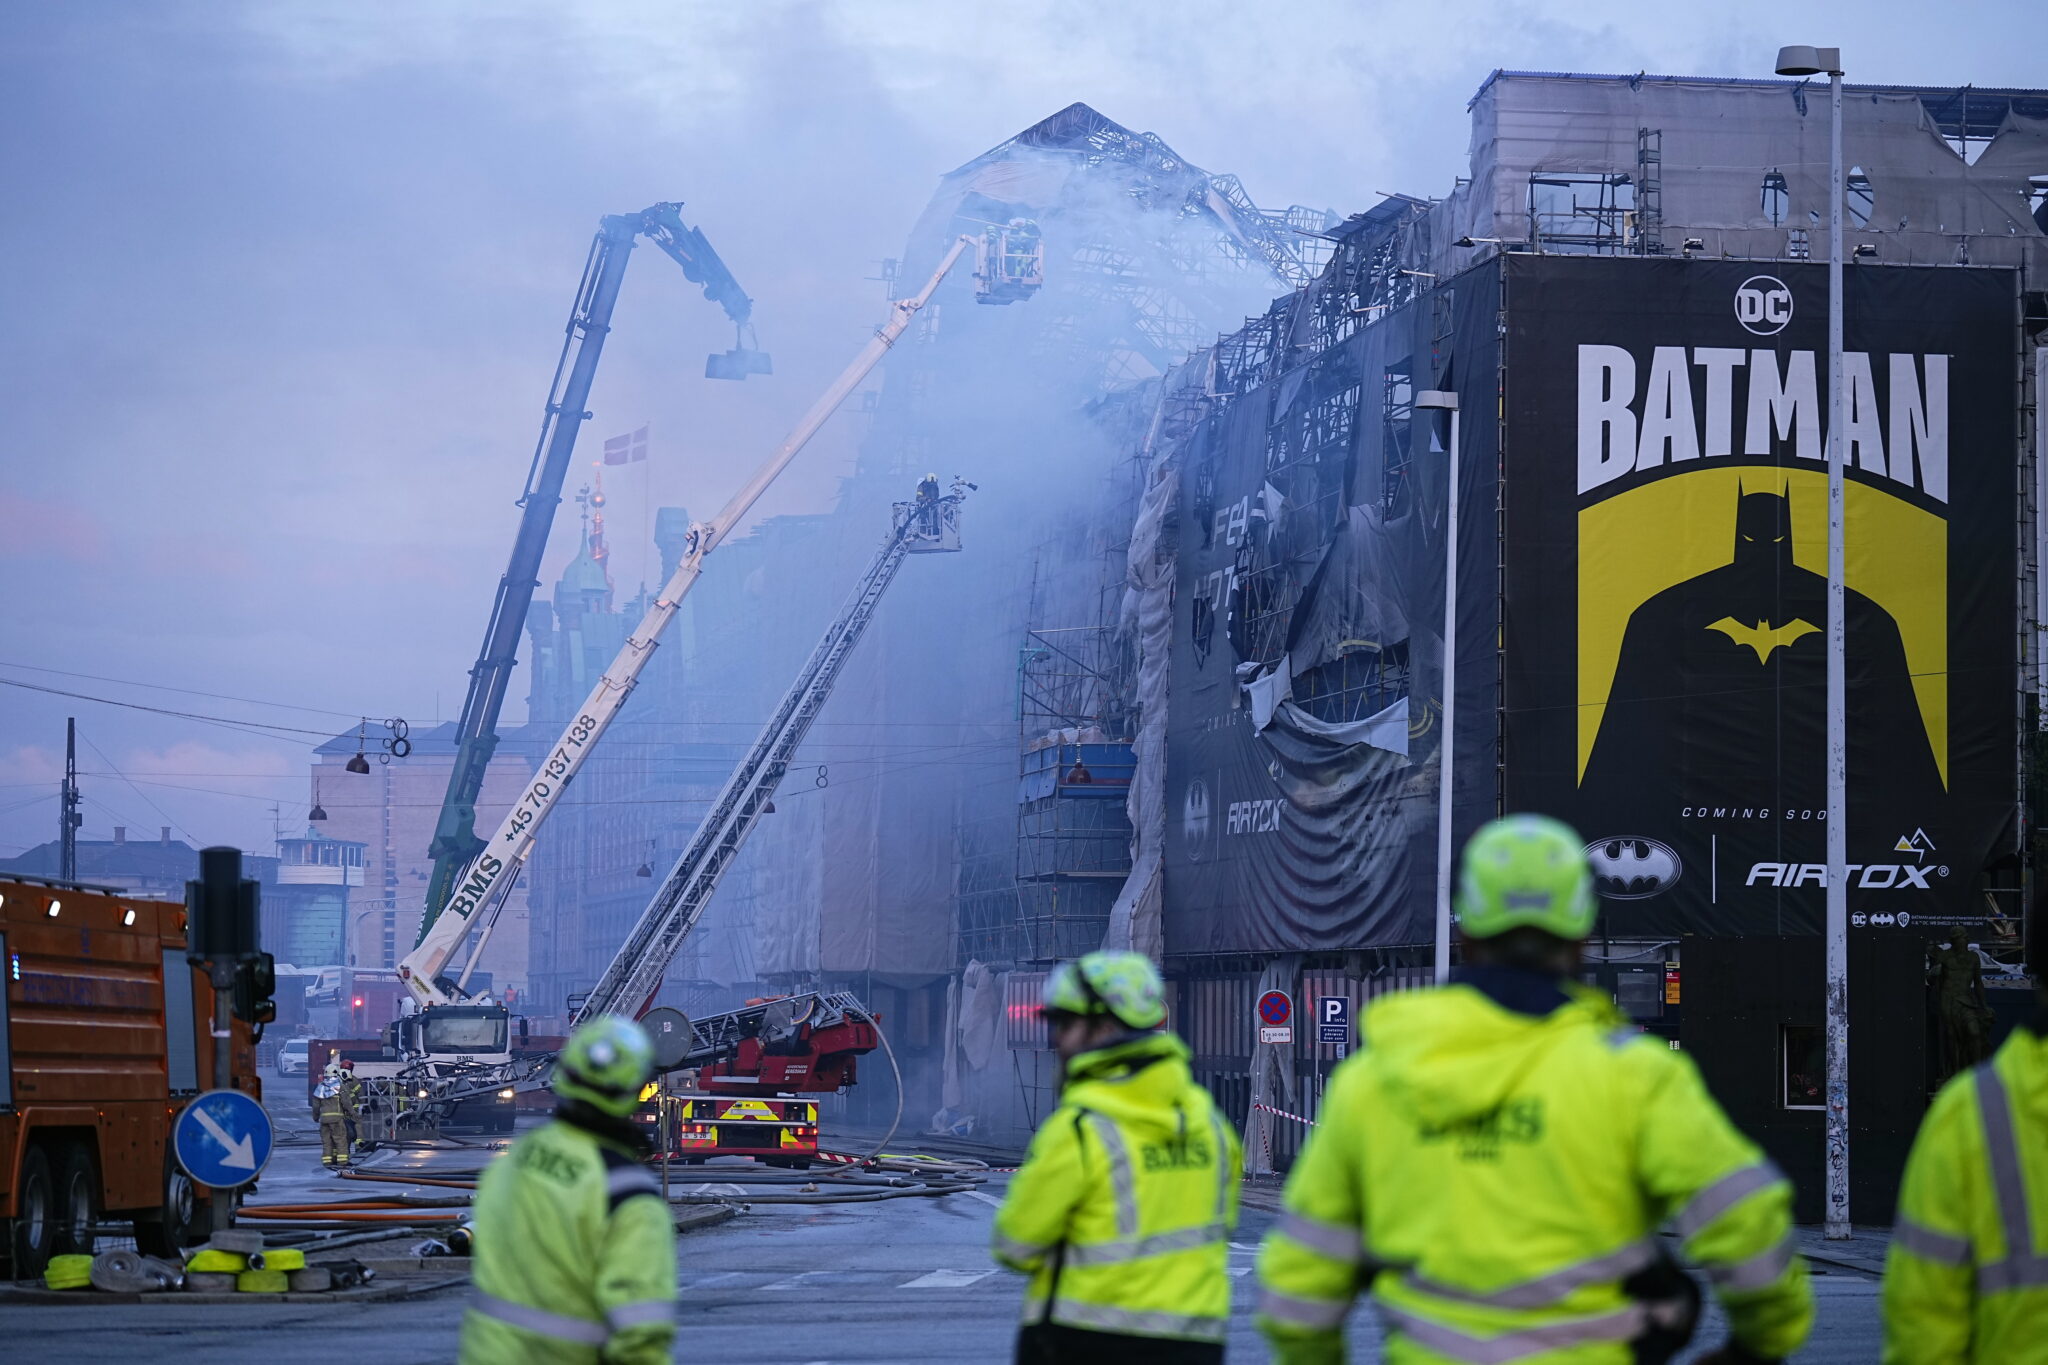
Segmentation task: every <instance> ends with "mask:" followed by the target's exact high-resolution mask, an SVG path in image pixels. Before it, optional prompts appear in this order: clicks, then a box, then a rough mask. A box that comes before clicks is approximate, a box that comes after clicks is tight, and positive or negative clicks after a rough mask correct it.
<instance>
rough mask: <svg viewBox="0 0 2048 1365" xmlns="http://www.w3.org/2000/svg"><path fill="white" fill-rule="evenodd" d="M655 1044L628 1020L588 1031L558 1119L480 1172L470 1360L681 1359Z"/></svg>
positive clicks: (634, 1362)
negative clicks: (653, 1140)
mask: <svg viewBox="0 0 2048 1365" xmlns="http://www.w3.org/2000/svg"><path fill="white" fill-rule="evenodd" d="M653 1075H654V1044H653V1043H652V1042H651V1041H650V1040H649V1039H648V1037H647V1032H646V1030H645V1029H643V1028H641V1027H640V1026H639V1025H638V1024H636V1023H633V1022H632V1021H630V1020H627V1019H620V1018H617V1017H614V1016H611V1015H603V1016H600V1017H599V1018H597V1019H594V1020H592V1021H591V1022H590V1023H588V1024H585V1025H584V1026H583V1027H582V1028H579V1029H577V1030H576V1032H575V1033H574V1034H572V1035H571V1036H570V1038H569V1041H568V1043H567V1045H565V1046H564V1047H563V1048H562V1054H561V1056H560V1057H558V1058H556V1060H555V1072H554V1082H553V1084H554V1090H555V1097H556V1100H557V1104H556V1107H555V1118H554V1121H553V1122H552V1123H549V1124H548V1125H547V1126H546V1127H543V1128H536V1129H534V1130H533V1131H532V1132H530V1133H528V1134H527V1135H526V1136H524V1137H522V1138H520V1139H519V1141H517V1142H515V1143H513V1144H512V1150H511V1151H509V1152H507V1153H506V1154H505V1155H504V1156H502V1157H500V1158H499V1159H498V1161H497V1162H496V1163H495V1164H493V1165H492V1166H491V1167H490V1168H489V1169H488V1170H486V1171H485V1172H484V1176H483V1179H482V1180H481V1181H479V1182H478V1186H477V1194H476V1215H475V1219H474V1223H473V1236H472V1240H473V1245H474V1255H475V1257H476V1260H475V1262H474V1263H473V1266H472V1274H471V1279H472V1281H473V1282H474V1284H475V1286H476V1295H475V1297H474V1298H473V1299H472V1300H471V1302H470V1306H469V1310H468V1311H467V1312H466V1313H464V1314H463V1316H462V1348H461V1354H460V1357H459V1359H460V1361H461V1365H599V1362H603V1365H667V1362H668V1359H669V1347H670V1344H671V1343H672V1342H673V1340H674V1338H675V1332H676V1328H675V1309H676V1235H675V1223H674V1221H673V1220H672V1219H671V1218H670V1217H669V1210H668V1202H667V1201H666V1200H664V1199H663V1198H662V1197H661V1185H660V1183H659V1182H658V1181H656V1180H655V1178H654V1174H653V1172H651V1171H649V1170H648V1169H647V1167H646V1165H645V1164H644V1163H643V1157H644V1156H645V1155H646V1148H647V1139H646V1138H645V1137H644V1136H643V1135H642V1134H641V1132H640V1130H639V1129H638V1128H637V1127H636V1126H635V1125H634V1123H633V1122H632V1114H633V1110H634V1109H635V1108H636V1107H637V1106H638V1104H639V1101H640V1092H641V1090H642V1089H643V1088H644V1087H645V1086H646V1084H647V1082H648V1081H649V1080H650V1079H651V1078H652V1077H653Z"/></svg>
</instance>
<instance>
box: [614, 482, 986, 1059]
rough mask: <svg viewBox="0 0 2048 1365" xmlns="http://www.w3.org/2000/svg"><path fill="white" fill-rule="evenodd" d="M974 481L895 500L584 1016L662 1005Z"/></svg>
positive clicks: (941, 544)
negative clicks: (713, 905) (910, 571)
mask: <svg viewBox="0 0 2048 1365" xmlns="http://www.w3.org/2000/svg"><path fill="white" fill-rule="evenodd" d="M969 487H970V485H968V484H965V483H962V482H960V481H959V480H957V479H956V480H955V481H954V483H953V489H952V491H951V492H950V493H949V494H947V495H945V496H943V497H941V496H938V495H937V489H936V488H934V487H931V486H930V481H929V480H927V482H926V484H925V485H924V486H922V487H921V490H920V494H919V498H918V500H917V501H915V502H908V503H904V502H899V503H897V504H895V507H894V518H893V524H892V527H891V530H890V533H889V538H888V540H887V541H886V542H885V543H884V544H883V546H882V548H881V551H880V553H878V554H877V555H876V556H875V560H874V563H872V564H870V565H869V566H868V570H867V572H866V573H865V574H863V575H862V576H861V580H860V582H859V584H858V585H857V586H856V587H855V588H854V590H853V595H852V596H851V597H849V598H848V599H847V601H846V605H845V606H844V607H843V608H842V609H841V610H840V612H839V615H838V616H837V617H836V618H834V620H833V622H832V624H831V625H830V626H829V627H827V629H826V631H825V638H824V639H822V640H820V641H819V642H818V647H817V648H816V649H815V650H813V651H812V652H811V657H810V660H809V661H808V662H807V663H805V664H804V667H803V671H802V672H801V673H799V674H797V678H796V683H795V685H793V686H792V687H791V688H790V689H789V692H788V693H787V694H786V695H785V696H784V697H783V698H782V704H781V705H780V706H778V707H777V708H776V709H775V713H774V715H773V716H771V717H770V718H769V721H768V724H767V725H766V726H765V727H764V728H763V729H762V731H761V733H760V736H759V737H758V738H756V739H755V740H754V744H753V747H752V748H750V749H749V750H748V751H747V756H746V758H745V759H744V760H743V761H742V762H741V763H740V765H739V767H737V768H736V769H734V770H733V774H732V776H731V777H730V778H728V779H727V780H726V784H725V788H724V790H723V791H721V792H720V793H719V794H718V800H717V802H716V803H715V804H714V805H713V806H712V808H711V813H710V814H709V815H707V816H706V817H705V818H704V822H703V823H702V824H701V825H699V826H698V827H697V833H696V835H695V836H694V837H693V838H692V839H691V840H690V843H689V846H688V847H686V848H685V849H684V850H683V853H682V856H681V857H680V858H678V859H677V860H676V865H675V867H674V868H673V869H671V870H670V872H669V874H668V877H667V879H666V880H664V881H663V882H662V884H661V887H660V888H659V889H658V890H657V891H656V892H655V896H654V899H653V901H652V902H651V903H650V904H649V905H648V907H647V909H646V911H645V912H644V913H643V914H642V915H641V916H640V922H639V923H638V924H636V925H634V926H633V932H632V933H631V934H630V935H628V936H627V939H626V942H625V945H624V946H623V947H621V948H620V949H619V952H618V955H617V956H616V957H614V958H613V959H612V962H611V965H610V966H609V967H607V968H605V972H604V975H603V977H601V978H600V979H599V981H598V984H597V987H596V989H594V990H592V991H591V993H590V997H589V998H588V999H587V1000H585V1001H584V1003H583V1007H582V1008H581V1009H580V1010H578V1011H577V1012H576V1022H577V1023H581V1022H582V1021H583V1020H585V1019H589V1018H593V1017H595V1016H597V1015H600V1014H624V1015H628V1016H637V1015H639V1014H640V1013H641V1012H642V1011H643V1010H645V1008H646V1007H647V1005H648V1004H649V1003H650V1002H652V1000H653V999H654V994H655V992H656V991H658V990H660V989H661V980H662V977H663V976H665V975H666V974H667V972H668V966H669V963H670V962H672V961H674V960H675V955H676V952H677V951H678V950H679V949H680V948H681V947H682V945H683V940H684V939H685V938H687V937H688V936H689V933H690V931H691V930H692V929H693V928H695V927H696V925H697V920H698V918H699V917H700V916H702V915H703V913H704V907H705V906H706V905H707V904H709V903H710V901H711V896H712V893H713V892H714V891H716V890H717V889H718V882H719V879H720V878H721V877H723V876H724V875H725V871H726V869H727V868H728V867H730V866H731V865H732V861H733V859H734V857H736V856H737V855H738V853H739V851H740V846H741V845H742V844H744V843H746V841H747V836H748V835H749V834H750V833H752V832H753V828H754V823H755V821H756V820H758V819H759V818H760V816H761V812H762V810H763V808H764V807H766V806H767V805H768V803H769V801H770V800H772V799H773V798H774V795H775V789H776V787H777V786H778V785H780V784H781V782H782V777H783V774H784V773H786V772H788V771H789V764H790V760H791V759H792V758H794V757H795V756H796V751H797V749H798V747H799V746H800V745H802V744H803V742H804V736H805V735H807V734H809V733H810V729H811V723H812V722H813V721H815V720H816V719H817V718H818V712H820V711H821V710H823V709H824V706H825V701H826V698H828V697H829V696H830V695H831V694H832V685H833V684H834V683H835V682H837V681H838V679H839V672H840V669H841V668H843V667H844V666H845V664H846V659H847V656H848V655H850V654H851V653H852V652H853V647H854V646H855V645H856V644H858V643H860V637H861V634H862V633H863V632H864V631H866V630H867V627H868V622H869V621H871V620H873V619H874V614H875V608H876V606H877V605H879V604H880V602H881V600H882V594H883V593H884V592H886V591H887V590H888V587H889V584H890V582H891V580H893V579H894V578H895V577H896V570H897V569H898V568H899V567H900V566H901V565H902V563H903V557H904V556H905V555H906V554H931V553H940V552H945V551H952V550H958V549H959V548H960V504H961V502H962V500H963V499H965V497H966V496H967V491H968V488H969Z"/></svg>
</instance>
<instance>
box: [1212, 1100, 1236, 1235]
mask: <svg viewBox="0 0 2048 1365" xmlns="http://www.w3.org/2000/svg"><path fill="white" fill-rule="evenodd" d="M1209 1140H1210V1141H1212V1142H1214V1143H1215V1144H1216V1221H1217V1222H1219V1223H1228V1222H1229V1221H1230V1192H1231V1190H1232V1189H1234V1188H1235V1187H1236V1185H1237V1173H1236V1172H1235V1171H1233V1170H1231V1169H1230V1130H1229V1129H1228V1128H1226V1127H1224V1126H1223V1116H1222V1115H1221V1114H1219V1113H1217V1112H1216V1111H1215V1109H1213V1108H1212V1109H1210V1110H1209Z"/></svg>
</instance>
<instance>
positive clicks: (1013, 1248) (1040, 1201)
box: [993, 1032, 1242, 1342]
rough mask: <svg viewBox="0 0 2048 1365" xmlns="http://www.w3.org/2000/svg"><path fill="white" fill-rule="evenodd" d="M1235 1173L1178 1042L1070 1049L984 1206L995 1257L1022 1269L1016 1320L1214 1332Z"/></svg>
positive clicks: (1234, 1154) (1154, 1038) (1192, 1337)
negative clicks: (1025, 1144) (995, 1198)
mask: <svg viewBox="0 0 2048 1365" xmlns="http://www.w3.org/2000/svg"><path fill="white" fill-rule="evenodd" d="M1241 1169H1242V1162H1241V1159H1240V1153H1239V1148H1238V1142H1237V1135H1236V1134H1235V1133H1233V1132H1232V1131H1231V1130H1230V1125H1229V1124H1227V1123H1225V1122H1224V1121H1223V1118H1222V1116H1221V1115H1219V1114H1218V1113H1217V1112H1216V1106H1215V1103H1214V1102H1213V1101H1212V1100H1211V1099H1210V1098H1209V1092H1208V1091H1206V1090H1204V1089H1203V1088H1202V1087H1201V1086H1199V1085H1197V1084H1195V1081H1194V1077H1193V1076H1192V1075H1191V1074H1190V1072H1189V1070H1188V1050H1187V1045H1186V1044H1184V1043H1182V1042H1181V1040H1180V1039H1178V1038H1176V1037H1174V1036H1173V1035H1172V1034H1170V1033H1163V1032H1162V1033H1148V1034H1144V1035H1142V1036H1140V1037H1138V1038H1134V1039H1129V1040H1126V1041H1123V1042H1120V1043H1116V1044H1113V1045H1111V1046H1109V1047H1106V1048H1103V1049H1102V1050H1100V1051H1097V1052H1089V1053H1083V1054H1082V1055H1081V1056H1079V1057H1076V1058H1074V1059H1073V1061H1072V1062H1070V1063H1069V1064H1068V1066H1067V1080H1066V1085H1065V1087H1064V1088H1063V1089H1062V1090H1061V1091H1060V1103H1059V1107H1058V1108H1057V1109H1055V1110H1054V1111H1053V1112H1052V1114H1051V1116H1050V1117H1048V1118H1047V1119H1046V1121H1045V1123H1044V1124H1043V1125H1042V1126H1041V1127H1040V1128H1039V1130H1038V1132H1037V1133H1036V1134H1035V1135H1034V1136H1033V1137H1032V1139H1031V1148H1030V1150H1029V1151H1028V1152H1027V1153H1026V1154H1025V1157H1024V1164H1023V1166H1022V1167H1021V1168H1020V1169H1019V1170H1018V1172H1017V1174H1016V1176H1015V1177H1014V1178H1012V1180H1011V1181H1010V1189H1009V1193H1008V1195H1007V1197H1006V1198H1005V1199H1004V1200H1003V1207H1002V1209H1001V1211H1000V1212H998V1213H997V1214H996V1221H995V1232H994V1236H993V1250H994V1252H995V1257H996V1259H997V1260H998V1261H1000V1262H1002V1263H1003V1264H1004V1265H1006V1266H1009V1267H1010V1268H1012V1269H1014V1270H1022V1271H1025V1272H1027V1273H1029V1274H1030V1276H1031V1285H1030V1288H1029V1289H1028V1290H1027V1291H1026V1293H1025V1296H1024V1313H1023V1321H1024V1322H1025V1323H1027V1324H1029V1323H1041V1322H1052V1323H1058V1324H1061V1325H1063V1326H1067V1327H1077V1328H1082V1329H1085V1330H1092V1331H1098V1332H1119V1333H1123V1334H1125V1335H1128V1336H1142V1337H1164V1338H1175V1339H1180V1340H1186V1341H1203V1342H1220V1341H1222V1340H1223V1331H1224V1325H1225V1323H1226V1321H1227V1320H1228V1318H1229V1315H1230V1277H1229V1273H1228V1261H1229V1254H1230V1248H1229V1237H1230V1230H1231V1228H1233V1227H1235V1226H1236V1225H1237V1186H1238V1179H1239V1172H1240V1170H1241Z"/></svg>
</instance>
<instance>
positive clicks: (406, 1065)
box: [384, 1004, 515, 1133]
mask: <svg viewBox="0 0 2048 1365" xmlns="http://www.w3.org/2000/svg"><path fill="white" fill-rule="evenodd" d="M511 1033H512V1013H511V1011H510V1010H508V1009H506V1008H505V1006H503V1005H484V1004H473V1005H429V1006H428V1007H427V1008H425V1009H423V1010H420V1011H418V1012H417V1013H413V1014H401V1015H400V1016H398V1018H396V1019H394V1020H392V1021H391V1024H390V1026H389V1027H388V1028H386V1029H385V1031H384V1052H385V1055H386V1057H388V1058H390V1059H391V1060H394V1061H396V1062H397V1063H398V1065H399V1068H400V1069H401V1070H403V1071H404V1072H405V1073H406V1074H408V1075H412V1076H415V1077H422V1078H424V1079H429V1080H433V1081H459V1080H465V1079H470V1078H472V1077H476V1076H479V1075H481V1074H483V1073H487V1072H493V1071H496V1072H500V1073H502V1072H504V1071H505V1070H506V1069H507V1068H509V1067H510V1066H511V1065H512V1038H511ZM422 1088H424V1089H428V1090H431V1086H424V1087H422ZM427 1097H428V1096H415V1098H427ZM514 1102H515V1095H514V1093H513V1090H512V1088H511V1087H510V1086H509V1085H508V1086H506V1087H504V1088H502V1089H499V1090H496V1091H492V1092H490V1093H488V1094H483V1095H475V1096H471V1097H470V1098H467V1099H462V1100H458V1101H456V1102H455V1103H454V1104H453V1105H452V1106H451V1107H450V1109H449V1110H448V1112H447V1113H446V1114H444V1115H442V1116H441V1119H440V1122H441V1125H442V1126H443V1127H458V1128H467V1127H476V1128H481V1129H483V1130H485V1131H486V1132H493V1133H509V1132H511V1131H512V1116H513V1109H514Z"/></svg>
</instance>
